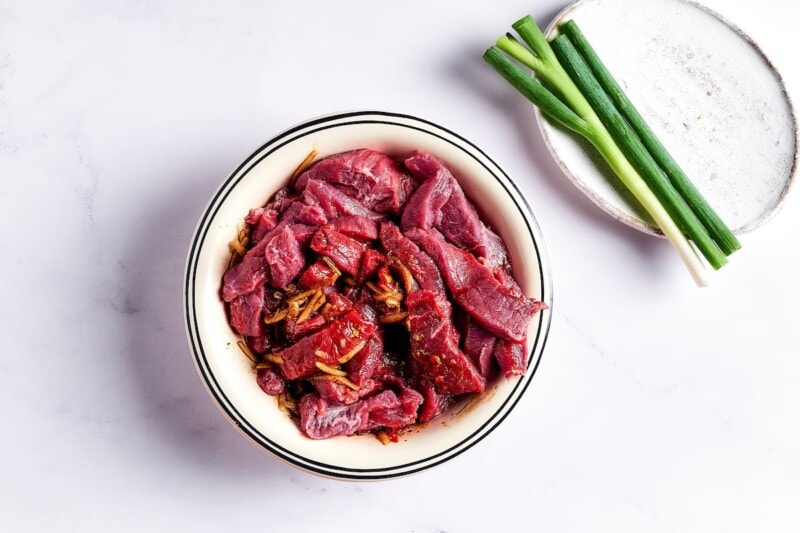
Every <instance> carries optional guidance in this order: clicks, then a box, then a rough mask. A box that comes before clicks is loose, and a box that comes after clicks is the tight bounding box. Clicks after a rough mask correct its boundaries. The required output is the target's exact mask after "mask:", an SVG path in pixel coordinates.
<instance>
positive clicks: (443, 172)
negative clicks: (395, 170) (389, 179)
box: [400, 152, 456, 230]
mask: <svg viewBox="0 0 800 533" xmlns="http://www.w3.org/2000/svg"><path fill="white" fill-rule="evenodd" d="M405 165H406V168H408V169H409V170H410V171H411V172H412V173H413V174H414V175H416V176H417V177H419V178H421V179H423V180H424V181H423V182H422V185H420V186H419V187H418V188H417V190H416V191H414V194H413V195H412V196H411V198H409V200H408V205H406V208H405V210H404V211H403V216H402V219H401V221H400V227H402V228H403V230H407V229H409V228H421V229H429V228H432V227H434V226H435V225H436V224H437V223H438V221H439V218H440V217H441V210H442V207H443V206H444V204H445V203H447V200H448V199H449V198H450V194H451V193H452V192H453V186H454V185H456V183H455V179H453V175H452V174H451V173H450V171H449V170H447V168H445V167H444V166H443V165H442V164H441V162H440V161H439V160H438V159H436V158H434V157H433V156H432V155H430V154H426V153H424V152H414V154H412V155H411V157H409V158H408V159H406V160H405Z"/></svg>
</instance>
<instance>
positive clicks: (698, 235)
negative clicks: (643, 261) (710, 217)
mask: <svg viewBox="0 0 800 533" xmlns="http://www.w3.org/2000/svg"><path fill="white" fill-rule="evenodd" d="M550 44H551V46H552V48H553V50H554V52H555V54H556V57H557V58H558V59H559V62H560V63H561V65H562V66H563V67H564V69H566V70H567V72H568V73H569V75H570V77H571V78H572V80H573V81H574V82H575V85H577V86H578V88H579V89H580V91H581V92H582V93H583V95H584V96H585V97H586V99H587V100H589V103H590V104H591V105H592V108H593V109H594V110H595V112H596V113H597V115H598V116H599V117H600V120H601V121H602V122H603V124H604V125H605V126H606V129H607V130H608V131H609V133H610V134H611V137H613V139H614V141H615V142H616V143H617V144H618V145H619V147H620V148H621V149H622V150H623V152H624V153H625V155H626V156H627V158H628V160H629V161H630V163H631V164H632V165H633V167H634V168H635V169H636V170H637V172H638V173H639V175H640V176H641V177H642V178H644V180H645V181H646V183H647V185H648V186H649V187H650V188H651V189H652V191H653V192H654V193H655V195H656V196H657V197H658V199H659V200H660V201H661V203H662V204H663V205H664V207H665V208H666V210H667V211H668V212H669V214H670V216H671V217H672V218H673V219H675V221H676V222H677V223H678V226H679V227H680V228H681V229H682V230H683V232H684V233H685V234H686V236H687V237H688V238H689V239H690V240H692V241H693V242H694V243H695V245H696V246H697V247H698V249H699V250H700V252H702V254H703V255H704V256H705V258H706V259H707V260H708V262H709V263H710V264H711V266H712V267H713V268H715V269H718V268H720V267H722V266H723V265H725V263H727V262H728V260H727V258H726V257H725V254H724V253H723V252H722V250H721V249H720V248H719V247H718V246H717V244H716V243H715V242H714V239H712V238H711V235H709V234H708V231H706V229H705V227H703V224H702V223H701V222H700V220H699V219H698V218H697V215H695V213H694V212H693V211H692V209H691V208H690V207H689V205H688V204H687V203H686V201H685V200H684V199H683V197H682V196H681V195H680V193H678V191H677V190H676V189H675V187H673V186H672V184H671V183H670V181H669V179H667V176H666V175H665V174H664V173H663V172H662V171H661V168H659V166H658V164H657V163H656V162H655V160H654V159H653V157H652V156H651V155H650V152H648V151H647V148H645V146H644V144H642V141H641V140H640V139H639V137H638V136H637V135H636V132H634V131H633V129H632V128H631V127H630V125H629V124H628V122H627V121H626V120H625V117H623V116H622V114H621V113H620V112H619V111H618V110H617V108H616V107H614V103H613V102H612V101H611V99H610V98H609V97H608V95H607V94H606V93H605V91H603V88H602V87H601V86H600V83H599V82H598V81H597V79H596V78H595V77H594V74H592V71H591V70H590V69H589V66H588V65H587V64H586V62H585V61H584V60H583V58H582V57H581V55H580V54H579V53H578V51H577V50H576V49H575V46H574V45H573V44H572V41H570V40H569V37H567V36H566V35H560V36H558V37H557V38H555V39H554V40H553V41H552V42H551V43H550Z"/></svg>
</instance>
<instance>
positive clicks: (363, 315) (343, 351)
mask: <svg viewBox="0 0 800 533" xmlns="http://www.w3.org/2000/svg"><path fill="white" fill-rule="evenodd" d="M377 327H378V323H377V317H376V316H375V312H374V311H373V310H372V309H371V308H370V307H368V306H359V307H356V308H354V309H352V310H351V311H349V312H347V313H346V314H345V315H344V316H342V317H341V318H338V319H336V320H335V321H333V322H332V323H331V324H329V325H328V326H326V327H325V328H323V329H321V330H319V331H317V332H316V333H312V334H311V335H308V336H307V337H303V338H302V339H301V340H300V341H298V342H296V343H294V344H292V345H290V346H288V347H287V348H286V349H284V350H281V351H280V352H277V353H276V355H277V356H278V357H280V359H281V363H280V369H281V373H282V374H283V377H285V378H286V379H299V378H307V377H309V376H311V375H313V374H315V373H317V372H318V371H319V367H318V366H317V363H322V364H324V365H327V366H332V367H335V366H338V365H339V359H341V358H342V357H344V356H345V355H347V354H348V353H349V352H350V351H351V350H353V349H354V348H356V347H357V346H358V345H359V344H360V343H362V342H364V341H366V340H369V337H370V336H371V335H372V334H373V333H374V332H375V329H377Z"/></svg>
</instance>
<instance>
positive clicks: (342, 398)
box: [309, 375, 381, 405]
mask: <svg viewBox="0 0 800 533" xmlns="http://www.w3.org/2000/svg"><path fill="white" fill-rule="evenodd" d="M309 381H310V382H311V385H312V386H313V387H314V389H315V390H316V391H317V394H319V395H320V397H321V398H322V399H323V400H325V401H327V402H328V403H331V404H337V403H341V404H344V405H350V404H352V403H355V402H357V401H358V400H359V399H361V398H364V397H365V396H369V395H370V394H372V393H374V392H376V391H377V390H378V389H379V388H380V387H381V384H380V383H379V382H377V381H375V380H372V379H369V380H367V381H365V382H364V384H363V385H362V386H361V387H359V389H358V390H353V389H351V388H350V387H348V386H347V385H343V384H342V383H339V382H338V381H336V379H335V378H333V376H328V375H319V376H314V377H312V378H311V379H310V380H309Z"/></svg>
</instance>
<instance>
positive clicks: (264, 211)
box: [244, 207, 280, 243]
mask: <svg viewBox="0 0 800 533" xmlns="http://www.w3.org/2000/svg"><path fill="white" fill-rule="evenodd" d="M279 216H280V213H278V211H276V210H275V209H272V208H270V207H258V208H256V209H251V210H250V212H249V213H248V214H247V216H246V217H245V219H244V221H245V222H247V223H248V224H249V225H250V241H251V242H253V243H257V242H258V241H260V240H261V239H262V238H263V237H264V235H266V234H267V233H269V232H270V231H272V230H273V229H275V226H277V225H278V217H279Z"/></svg>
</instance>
